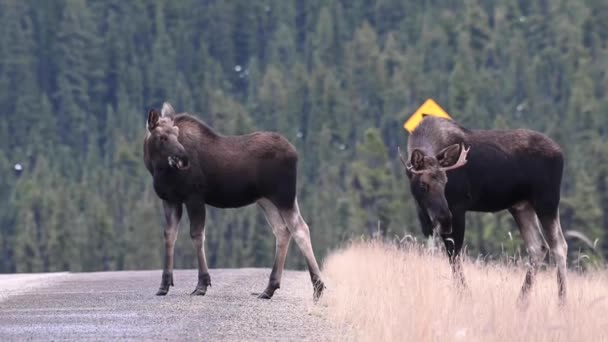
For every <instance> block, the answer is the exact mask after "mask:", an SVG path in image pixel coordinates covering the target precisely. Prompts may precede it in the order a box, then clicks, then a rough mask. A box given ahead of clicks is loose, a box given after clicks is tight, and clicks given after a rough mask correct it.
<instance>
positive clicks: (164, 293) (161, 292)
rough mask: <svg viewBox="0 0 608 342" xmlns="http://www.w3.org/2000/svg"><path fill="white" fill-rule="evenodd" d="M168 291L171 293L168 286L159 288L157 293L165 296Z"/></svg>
mask: <svg viewBox="0 0 608 342" xmlns="http://www.w3.org/2000/svg"><path fill="white" fill-rule="evenodd" d="M167 293H169V289H168V288H166V289H163V288H160V289H158V292H156V295H157V296H165V295H167Z"/></svg>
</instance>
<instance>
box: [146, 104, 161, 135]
mask: <svg viewBox="0 0 608 342" xmlns="http://www.w3.org/2000/svg"><path fill="white" fill-rule="evenodd" d="M158 119H160V114H158V112H157V111H156V109H150V110H149V111H148V121H147V123H146V126H147V127H148V131H152V130H153V129H154V128H156V126H158Z"/></svg>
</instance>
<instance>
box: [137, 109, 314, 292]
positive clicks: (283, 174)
mask: <svg viewBox="0 0 608 342" xmlns="http://www.w3.org/2000/svg"><path fill="white" fill-rule="evenodd" d="M147 129H148V131H147V134H146V137H145V142H144V162H145V165H146V168H147V169H148V171H150V174H151V175H152V178H153V181H154V190H155V191H156V194H157V195H158V197H160V199H162V203H163V208H164V213H165V219H166V223H167V226H166V228H165V233H164V237H165V263H164V269H163V274H162V281H161V284H160V289H159V290H158V292H157V295H159V296H162V295H166V294H167V292H168V291H169V286H173V260H174V256H173V254H174V253H173V252H174V246H175V240H176V237H177V227H178V224H179V221H180V219H181V217H182V207H183V206H184V205H185V207H186V210H187V211H188V217H189V218H190V237H191V238H192V241H193V243H194V246H195V248H196V253H197V258H198V284H197V286H196V289H195V290H194V292H192V295H205V293H206V291H207V287H208V286H210V285H211V278H210V276H209V270H208V268H207V261H206V258H205V234H204V231H205V205H210V206H213V207H217V208H237V207H242V206H246V205H249V204H252V203H257V205H258V206H259V207H260V208H261V209H262V211H263V212H264V215H265V216H266V219H267V221H268V223H269V224H270V226H271V227H272V231H273V233H274V235H275V238H276V255H275V260H274V266H273V268H272V272H271V273H270V280H269V282H268V286H267V287H266V289H265V290H264V291H263V292H262V293H261V294H259V296H258V297H259V298H264V299H269V298H271V297H272V296H273V294H274V292H275V291H276V290H277V289H278V288H279V287H280V284H281V275H282V273H283V267H284V265H285V258H286V256H287V249H288V248H289V243H290V241H291V238H292V237H293V238H294V240H295V242H296V244H297V245H298V247H299V248H300V251H301V252H302V254H303V255H304V257H305V258H306V262H307V264H308V270H309V272H310V277H311V280H312V284H313V289H314V294H313V297H314V299H318V298H319V297H320V296H321V293H322V291H323V289H324V285H323V282H322V280H321V274H320V271H319V266H318V265H317V260H316V259H315V256H314V253H313V249H312V244H311V242H310V231H309V228H308V225H307V224H306V222H304V219H302V216H301V215H300V210H299V208H298V201H297V199H296V175H297V162H298V154H297V152H296V150H295V148H294V146H293V145H291V144H290V143H289V141H287V140H286V139H285V138H284V137H282V136H281V135H279V134H276V133H270V132H255V133H251V134H247V135H240V136H229V135H222V134H220V133H218V132H215V131H214V130H213V129H212V128H211V127H209V126H207V125H206V124H205V123H203V122H202V121H200V120H198V119H197V118H195V117H193V116H191V115H188V114H185V113H182V114H176V113H175V110H174V109H173V107H172V106H171V105H170V104H169V103H167V102H165V103H164V104H163V107H162V110H161V112H160V113H159V112H158V111H156V110H154V109H152V110H150V111H149V113H148V122H147Z"/></svg>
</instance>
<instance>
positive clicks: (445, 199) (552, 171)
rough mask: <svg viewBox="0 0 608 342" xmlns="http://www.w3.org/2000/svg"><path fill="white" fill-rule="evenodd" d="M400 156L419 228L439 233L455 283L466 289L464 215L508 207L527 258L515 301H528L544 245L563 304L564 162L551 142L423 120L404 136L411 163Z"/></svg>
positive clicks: (521, 132) (522, 133)
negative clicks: (561, 204)
mask: <svg viewBox="0 0 608 342" xmlns="http://www.w3.org/2000/svg"><path fill="white" fill-rule="evenodd" d="M400 157H401V161H402V163H403V164H404V166H405V168H406V173H407V176H408V178H409V180H410V191H411V193H412V195H413V197H414V198H415V202H416V205H417V210H418V218H419V221H420V224H421V226H422V231H423V233H424V234H425V235H426V236H430V235H431V234H432V233H433V230H435V231H436V232H437V233H439V234H440V235H441V237H442V238H443V241H444V244H445V247H446V250H447V253H448V256H449V260H450V263H451V265H452V270H453V273H454V275H455V277H456V278H455V279H456V280H457V281H458V282H459V284H461V285H463V286H464V288H466V284H465V281H464V276H463V274H462V269H461V261H460V258H459V257H458V256H459V253H460V250H461V248H462V245H463V241H464V232H465V212H467V211H478V212H497V211H500V210H504V209H507V210H508V211H509V212H510V213H511V215H512V216H513V218H514V219H515V222H516V223H517V225H518V226H519V230H520V233H521V235H522V237H523V240H524V242H525V245H526V247H527V249H528V254H529V258H530V266H531V267H530V268H529V270H528V271H527V273H526V277H525V281H524V284H523V287H522V289H521V292H520V295H519V299H520V300H522V301H523V300H525V299H526V298H527V294H528V292H529V290H530V288H531V287H532V285H533V283H534V278H535V275H536V273H537V270H538V268H539V264H540V263H541V262H542V261H543V260H544V258H545V256H546V254H547V251H548V248H547V245H548V247H549V248H550V250H551V251H552V252H553V255H554V257H555V260H556V263H557V284H558V289H559V292H558V293H559V298H560V300H561V301H560V302H562V303H563V302H564V301H565V298H566V254H567V251H568V246H567V244H566V240H565V239H564V235H563V232H562V228H561V225H560V220H559V210H558V206H559V202H560V185H561V179H562V171H563V167H564V159H563V155H562V152H561V149H560V147H559V146H558V145H557V144H556V143H555V142H554V141H552V140H551V139H549V138H548V137H546V136H545V135H543V134H541V133H539V132H535V131H531V130H527V129H515V130H469V129H466V128H464V127H462V126H460V125H459V124H458V123H456V122H454V121H451V120H446V119H442V118H437V117H431V116H428V117H426V118H424V119H423V121H422V122H421V123H420V126H418V128H416V130H415V131H414V132H413V133H412V134H411V136H410V137H409V139H408V157H409V160H407V161H406V160H405V159H404V158H403V157H402V156H401V154H400ZM541 229H542V233H543V234H541ZM543 235H544V237H543Z"/></svg>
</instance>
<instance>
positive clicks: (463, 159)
mask: <svg viewBox="0 0 608 342" xmlns="http://www.w3.org/2000/svg"><path fill="white" fill-rule="evenodd" d="M470 149H471V147H470V146H469V148H465V147H464V144H461V145H460V156H458V160H457V161H456V162H455V163H454V164H453V165H450V166H445V167H440V168H439V171H448V170H453V169H457V168H459V167H462V166H464V165H466V163H467V162H468V160H467V155H468V153H469V150H470ZM397 152H399V159H401V163H402V164H403V166H404V167H405V169H406V170H407V171H410V172H411V173H415V174H423V173H430V172H433V170H432V169H425V170H415V169H414V167H413V166H412V165H411V164H409V163H408V162H407V161H405V158H403V155H402V154H401V148H400V147H399V146H397Z"/></svg>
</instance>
